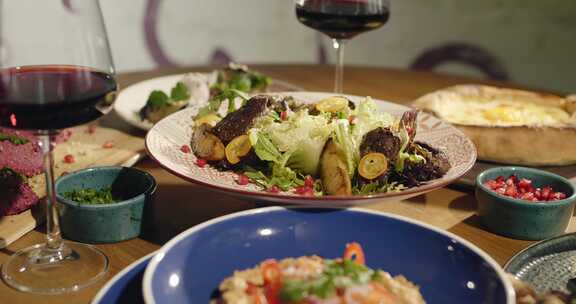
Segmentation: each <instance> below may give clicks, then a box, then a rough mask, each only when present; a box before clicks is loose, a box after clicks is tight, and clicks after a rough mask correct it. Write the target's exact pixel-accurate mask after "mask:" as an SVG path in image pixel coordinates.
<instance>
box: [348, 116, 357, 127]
mask: <svg viewBox="0 0 576 304" xmlns="http://www.w3.org/2000/svg"><path fill="white" fill-rule="evenodd" d="M348 123H350V124H351V125H355V124H356V116H355V115H350V116H348Z"/></svg>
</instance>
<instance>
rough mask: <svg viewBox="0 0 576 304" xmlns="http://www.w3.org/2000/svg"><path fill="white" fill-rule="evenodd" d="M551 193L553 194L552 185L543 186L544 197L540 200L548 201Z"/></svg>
mask: <svg viewBox="0 0 576 304" xmlns="http://www.w3.org/2000/svg"><path fill="white" fill-rule="evenodd" d="M550 195H552V187H550V186H546V187H544V188H542V198H541V199H540V200H543V201H548V200H550V198H551V197H550Z"/></svg>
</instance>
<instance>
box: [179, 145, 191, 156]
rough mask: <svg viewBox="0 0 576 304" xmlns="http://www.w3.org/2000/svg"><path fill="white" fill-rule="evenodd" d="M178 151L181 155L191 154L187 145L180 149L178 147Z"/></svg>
mask: <svg viewBox="0 0 576 304" xmlns="http://www.w3.org/2000/svg"><path fill="white" fill-rule="evenodd" d="M180 151H182V153H186V154H188V153H190V152H192V150H191V149H190V146H188V145H182V147H180Z"/></svg>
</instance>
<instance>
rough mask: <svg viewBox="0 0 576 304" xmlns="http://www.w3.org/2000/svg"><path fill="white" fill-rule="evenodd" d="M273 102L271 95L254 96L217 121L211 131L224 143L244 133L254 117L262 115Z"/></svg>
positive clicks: (253, 120) (251, 124) (252, 123)
mask: <svg viewBox="0 0 576 304" xmlns="http://www.w3.org/2000/svg"><path fill="white" fill-rule="evenodd" d="M274 102H275V100H274V98H273V97H271V96H266V95H258V96H254V97H252V98H250V99H249V100H248V101H247V102H246V104H245V105H244V106H242V107H241V108H240V109H238V110H237V111H234V112H232V113H230V114H228V115H226V117H224V118H223V119H222V120H221V121H219V122H218V123H217V124H216V125H215V126H214V128H213V129H212V133H213V134H214V135H216V136H217V137H218V138H219V139H220V140H221V141H222V143H223V144H224V145H226V144H228V143H229V142H230V141H231V140H232V139H234V138H236V137H237V136H240V135H243V134H246V133H247V132H248V130H249V129H250V128H251V127H252V126H253V125H254V122H255V121H256V119H257V118H259V117H260V116H262V115H264V114H265V113H266V110H267V109H268V107H269V106H270V105H272V104H273V103H274Z"/></svg>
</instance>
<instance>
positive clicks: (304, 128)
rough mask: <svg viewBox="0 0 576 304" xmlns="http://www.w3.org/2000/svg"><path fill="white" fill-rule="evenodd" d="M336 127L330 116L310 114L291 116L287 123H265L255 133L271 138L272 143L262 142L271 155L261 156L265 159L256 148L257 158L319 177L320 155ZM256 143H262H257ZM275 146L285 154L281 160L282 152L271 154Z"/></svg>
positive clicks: (266, 121) (297, 113)
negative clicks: (331, 122)
mask: <svg viewBox="0 0 576 304" xmlns="http://www.w3.org/2000/svg"><path fill="white" fill-rule="evenodd" d="M332 128H333V127H332V125H331V124H330V123H329V118H328V117H326V116H322V115H319V116H313V115H310V114H308V112H307V111H299V112H295V113H291V114H290V115H289V117H288V120H286V121H275V120H273V119H268V120H265V123H264V122H262V123H260V124H259V125H258V128H257V129H252V130H257V131H256V132H258V133H259V134H265V136H264V137H266V138H267V139H269V142H264V143H261V144H262V145H264V146H262V147H260V148H258V149H261V150H263V149H265V150H267V151H268V153H261V154H262V157H261V156H260V154H258V151H256V148H255V151H256V155H258V157H260V159H262V160H269V161H273V162H275V163H279V164H280V165H282V166H288V167H289V168H291V169H293V170H296V171H297V172H299V173H302V174H309V175H312V176H316V175H317V173H318V165H319V163H320V156H321V154H322V150H323V149H324V145H325V143H326V141H327V140H328V138H329V137H330V134H331V133H332ZM253 132H254V131H252V132H251V133H253ZM258 138H260V137H258ZM254 142H255V143H256V144H257V143H258V141H257V140H255V141H254ZM272 146H273V147H274V148H275V151H277V152H278V153H283V154H282V156H283V157H282V159H281V161H279V158H280V157H279V155H278V153H274V155H273V156H271V155H270V151H269V150H271V149H272ZM263 157H264V158H263Z"/></svg>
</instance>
